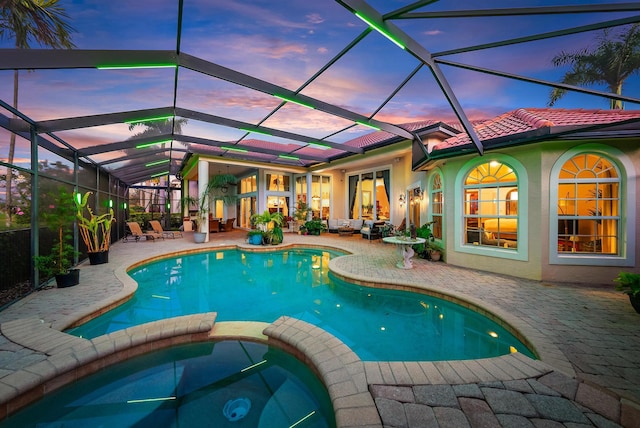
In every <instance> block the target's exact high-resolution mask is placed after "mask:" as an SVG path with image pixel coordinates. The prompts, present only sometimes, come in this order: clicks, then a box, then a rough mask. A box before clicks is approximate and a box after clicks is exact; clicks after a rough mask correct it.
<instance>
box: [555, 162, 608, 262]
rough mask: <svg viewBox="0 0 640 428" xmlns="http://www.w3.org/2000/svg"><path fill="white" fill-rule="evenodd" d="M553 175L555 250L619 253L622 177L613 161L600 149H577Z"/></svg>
mask: <svg viewBox="0 0 640 428" xmlns="http://www.w3.org/2000/svg"><path fill="white" fill-rule="evenodd" d="M555 178H556V179H557V201H556V204H555V205H556V210H557V219H558V229H557V236H556V239H555V240H554V241H553V242H556V241H557V243H558V254H559V255H561V254H567V253H571V254H586V255H593V254H607V255H619V254H620V245H619V233H620V212H621V205H620V204H621V198H620V195H621V181H620V172H619V170H618V168H617V166H616V165H615V163H614V162H612V161H611V159H609V158H607V157H605V156H604V155H602V154H599V153H589V152H587V153H579V154H576V155H573V156H572V157H571V158H569V159H568V160H566V161H564V163H563V164H562V167H561V168H560V171H559V172H558V173H557V176H556V177H555ZM552 202H553V201H552Z"/></svg>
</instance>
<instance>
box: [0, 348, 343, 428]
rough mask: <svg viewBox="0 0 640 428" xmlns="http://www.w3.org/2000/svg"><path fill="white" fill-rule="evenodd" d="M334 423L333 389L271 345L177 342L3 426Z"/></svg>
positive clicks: (319, 427) (320, 427) (56, 395)
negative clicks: (330, 390)
mask: <svg viewBox="0 0 640 428" xmlns="http://www.w3.org/2000/svg"><path fill="white" fill-rule="evenodd" d="M296 423H297V425H296V426H300V427H303V426H304V427H314V428H324V427H334V426H335V417H334V415H333V407H332V405H331V400H330V398H329V394H328V393H327V391H326V389H325V388H324V386H323V384H322V383H321V382H320V380H319V379H318V378H317V377H315V375H314V374H313V373H312V372H311V371H310V370H309V369H308V368H307V367H306V366H305V365H304V364H302V363H301V362H300V361H298V360H297V359H296V358H294V357H293V356H291V355H289V354H287V353H286V352H284V351H282V350H280V349H277V348H272V347H268V346H267V345H265V344H258V343H252V342H239V341H221V342H207V343H199V344H190V345H182V346H177V347H173V348H169V349H165V350H161V351H155V352H153V353H150V354H145V355H143V356H140V357H137V358H133V359H131V360H128V361H126V362H123V363H119V364H117V365H115V366H111V367H109V368H107V369H105V370H102V371H100V372H98V373H95V374H93V375H91V376H88V377H86V378H83V379H81V380H79V381H77V382H75V383H73V384H70V385H67V386H65V387H63V388H61V389H60V390H58V391H55V392H53V393H51V394H49V395H47V396H45V398H43V399H41V400H39V401H38V402H36V403H34V404H32V405H30V406H28V407H26V408H25V409H23V410H21V411H20V412H18V413H16V414H15V415H12V416H11V417H9V418H7V419H6V420H4V421H2V424H1V425H2V426H3V427H20V428H25V427H43V426H47V427H82V428H85V427H133V426H139V427H236V428H242V427H251V428H256V427H258V428H260V427H265V428H270V427H290V426H293V425H294V424H296Z"/></svg>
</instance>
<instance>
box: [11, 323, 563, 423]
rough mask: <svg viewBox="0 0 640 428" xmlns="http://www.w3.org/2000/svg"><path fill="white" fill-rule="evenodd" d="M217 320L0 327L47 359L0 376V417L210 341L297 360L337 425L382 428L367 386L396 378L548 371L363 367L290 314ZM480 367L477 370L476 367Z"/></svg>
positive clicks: (510, 364) (507, 376) (496, 365)
mask: <svg viewBox="0 0 640 428" xmlns="http://www.w3.org/2000/svg"><path fill="white" fill-rule="evenodd" d="M216 315H217V314H216V313H214V312H209V313H203V314H195V315H187V316H182V317H175V318H168V319H164V320H160V321H154V322H151V323H147V324H141V325H138V326H134V327H130V328H127V329H124V330H119V331H116V332H113V333H109V334H106V335H103V336H99V337H96V338H94V339H84V338H80V337H76V336H71V335H69V334H66V333H63V332H60V331H58V330H55V329H53V328H52V326H51V325H50V324H47V323H44V322H42V320H39V319H37V318H30V319H20V320H15V321H9V322H6V323H3V324H1V325H0V330H1V331H2V334H3V335H5V337H7V338H8V339H9V340H11V341H13V342H14V343H18V344H21V345H22V346H25V347H29V348H30V349H33V350H35V351H38V352H41V353H43V354H45V355H46V356H47V358H46V359H45V360H43V361H39V362H37V363H35V364H32V365H30V366H27V367H24V368H23V369H21V370H17V371H15V372H14V373H12V374H10V375H8V376H5V377H4V378H2V379H0V402H1V403H2V405H0V419H4V418H6V417H7V416H10V415H12V414H13V413H15V412H16V411H18V410H20V409H22V408H23V407H25V406H27V405H29V404H30V403H32V402H34V401H36V400H38V399H39V398H42V397H43V396H44V395H45V394H48V393H51V392H53V391H55V390H56V389H58V388H60V387H63V386H65V385H67V384H69V383H72V382H74V381H75V380H77V379H79V378H82V377H84V376H87V375H90V374H92V373H95V372H97V371H99V370H102V369H105V368H107V367H109V366H111V365H113V364H116V363H119V362H121V361H123V360H127V359H130V358H132V357H135V356H138V355H142V354H145V353H148V352H151V351H155V350H158V349H162V348H166V347H169V346H174V345H180V344H187V343H195V342H205V341H212V340H215V341H217V340H248V341H256V342H262V343H266V344H268V345H271V346H276V347H278V348H281V349H283V350H285V351H287V352H289V353H291V354H293V355H294V356H296V357H297V358H298V359H300V360H301V361H302V362H304V363H305V364H306V365H307V366H308V367H309V368H310V369H311V370H313V371H314V372H315V373H316V375H317V376H318V377H319V378H320V379H321V381H322V382H323V384H324V385H325V387H326V388H327V391H328V393H329V397H330V399H331V402H332V405H333V410H334V414H335V418H336V424H337V426H338V427H356V426H368V427H382V422H381V420H380V415H379V413H378V410H377V408H376V405H375V402H374V399H373V396H372V395H371V393H370V390H369V388H370V385H373V384H376V385H380V384H389V385H395V384H397V383H398V379H400V378H402V376H403V375H402V373H404V374H405V375H404V377H405V379H404V380H403V382H402V383H403V384H415V385H417V384H420V383H421V382H423V379H424V380H426V379H427V376H428V377H429V379H430V381H431V382H430V383H432V384H456V383H469V382H477V381H479V380H482V381H492V380H496V381H497V380H501V381H505V380H516V379H524V378H527V377H538V376H542V375H544V374H547V373H550V372H552V371H553V369H552V368H551V367H550V366H548V365H547V364H545V363H542V362H540V361H536V360H532V359H529V358H527V357H526V356H524V355H521V354H518V353H516V354H511V355H507V356H502V357H496V358H487V359H481V360H473V362H474V363H473V364H477V367H476V370H475V372H478V371H481V372H484V373H490V375H488V376H487V375H484V376H483V377H481V378H479V377H478V376H477V375H476V374H473V373H472V371H471V370H470V368H469V367H466V366H465V364H468V363H465V362H463V361H453V362H412V363H410V362H381V361H378V362H370V361H367V362H363V361H362V360H361V359H360V358H359V357H358V356H357V355H356V354H355V352H353V351H352V350H351V349H350V348H349V347H348V346H347V345H345V344H344V343H343V342H341V341H340V340H339V339H338V338H336V337H335V336H333V335H332V334H330V333H328V332H326V331H325V330H323V329H321V328H319V327H316V326H314V325H312V324H309V323H307V322H305V321H302V320H299V319H296V318H293V317H286V316H283V317H280V318H279V319H278V320H276V321H275V322H273V323H271V324H269V323H264V322H251V321H228V322H216ZM445 367H447V369H444V368H445ZM463 367H466V368H465V369H464V370H463V369H462V368H463ZM478 367H479V368H481V369H482V370H477V368H478ZM408 370H410V371H411V372H413V375H412V376H407V374H408ZM418 373H419V374H418ZM456 373H457V374H456ZM460 373H462V375H460ZM465 373H466V374H465Z"/></svg>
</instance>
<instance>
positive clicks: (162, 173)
mask: <svg viewBox="0 0 640 428" xmlns="http://www.w3.org/2000/svg"><path fill="white" fill-rule="evenodd" d="M163 175H169V171H164V172H159V173H157V174H153V175H151V176H150V177H151V178H155V177H161V176H163Z"/></svg>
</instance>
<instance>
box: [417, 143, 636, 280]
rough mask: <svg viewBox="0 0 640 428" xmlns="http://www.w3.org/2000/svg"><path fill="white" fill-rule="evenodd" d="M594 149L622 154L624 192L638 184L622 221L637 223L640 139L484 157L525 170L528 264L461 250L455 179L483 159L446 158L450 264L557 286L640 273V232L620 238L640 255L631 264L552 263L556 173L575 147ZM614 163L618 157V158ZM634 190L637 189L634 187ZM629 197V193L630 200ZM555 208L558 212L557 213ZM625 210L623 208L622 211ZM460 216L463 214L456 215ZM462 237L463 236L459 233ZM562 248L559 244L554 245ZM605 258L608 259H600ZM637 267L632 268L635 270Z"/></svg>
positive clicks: (539, 146)
mask: <svg viewBox="0 0 640 428" xmlns="http://www.w3.org/2000/svg"><path fill="white" fill-rule="evenodd" d="M588 144H595V145H597V146H598V147H601V148H603V149H604V150H605V152H606V151H607V150H610V151H611V152H612V153H614V152H615V153H620V152H621V153H622V154H623V157H625V158H626V161H627V162H628V164H627V166H629V165H631V167H630V168H627V171H626V173H627V177H626V185H625V186H624V187H625V188H628V187H629V185H630V184H633V185H635V189H636V191H635V194H636V196H635V197H634V198H631V199H632V200H631V201H628V202H629V203H632V204H633V205H631V206H628V207H627V209H626V210H625V212H624V213H622V216H623V217H624V221H627V222H629V221H631V222H637V218H638V217H637V214H634V213H640V197H638V195H637V193H638V190H639V189H640V178H639V174H638V171H640V141H638V140H637V139H635V140H633V139H626V140H615V141H605V140H601V139H599V140H595V141H588V140H583V141H575V140H573V141H550V142H545V143H541V144H531V145H526V146H520V147H515V148H507V149H502V150H496V151H489V152H486V153H485V154H484V156H483V157H482V159H483V161H486V162H488V161H490V160H491V159H492V157H494V156H495V155H497V154H501V155H507V156H509V157H511V158H512V159H514V160H516V161H517V162H519V163H521V164H522V165H523V166H524V168H525V169H526V175H527V177H526V183H523V182H522V181H520V182H519V186H523V185H526V186H527V191H528V206H527V208H526V212H519V215H520V216H521V218H522V216H526V217H527V221H528V226H527V229H526V230H525V231H524V236H522V234H521V235H520V236H519V237H518V246H519V247H520V246H522V245H525V246H527V250H528V253H527V257H526V259H525V260H514V259H510V258H507V257H501V256H500V253H501V250H500V249H499V248H497V249H496V251H495V254H494V255H487V254H474V253H468V252H460V251H456V248H455V246H456V242H455V241H454V240H455V239H456V238H455V236H456V235H455V229H456V227H460V225H462V223H463V218H462V216H461V215H460V214H459V213H460V210H456V209H455V208H456V204H460V205H462V204H463V199H462V189H458V188H456V185H455V183H456V178H457V177H458V175H459V174H465V173H466V171H467V170H468V163H469V162H470V161H472V160H473V159H474V158H475V159H477V158H478V155H477V154H475V155H469V156H460V157H456V158H451V159H447V160H446V162H445V163H444V164H443V165H441V166H439V170H440V171H441V172H442V174H443V181H444V197H445V206H444V210H445V237H446V253H445V254H446V262H447V263H449V264H452V265H457V266H463V267H466V268H472V269H480V270H483V271H490V272H495V273H500V274H508V275H515V276H518V277H522V278H528V279H534V280H541V281H550V282H552V281H556V282H581V283H591V284H612V280H613V278H615V277H616V276H617V274H618V272H620V271H621V270H625V271H634V272H640V268H639V266H640V260H639V256H640V254H639V253H640V247H639V244H638V243H639V241H640V239H639V238H640V236H639V233H640V228H639V227H635V230H633V229H634V227H632V228H630V230H633V234H631V235H627V236H626V237H625V236H621V238H622V239H624V238H626V239H627V240H628V243H629V245H630V248H631V249H632V250H633V251H632V252H634V253H635V257H634V258H632V260H631V261H630V262H626V264H627V265H626V266H625V265H624V264H625V262H624V261H620V260H611V261H607V262H605V263H603V262H602V261H600V264H599V265H596V264H595V263H590V262H589V261H588V260H584V259H583V260H582V261H581V262H580V263H581V264H556V263H554V262H552V260H551V259H550V248H551V243H550V233H549V230H550V212H551V209H552V208H554V207H552V206H551V204H553V203H557V202H556V201H551V200H550V187H551V185H552V177H551V169H552V168H553V166H554V164H555V163H556V162H557V161H558V159H559V158H560V156H562V155H563V154H564V153H565V152H566V151H567V150H570V149H572V148H574V147H580V146H585V145H588ZM612 156H613V158H616V156H615V155H613V154H612ZM433 173H434V171H430V172H429V173H427V175H426V179H425V184H426V182H427V181H428V179H429V176H430V174H433ZM632 187H633V186H632ZM624 197H625V198H626V192H625V196H624ZM554 209H555V208H554ZM623 209H624V208H623ZM456 213H458V214H456ZM458 236H460V234H458ZM555 245H557V243H556V244H555ZM600 259H604V257H601V258H600ZM630 265H632V266H630Z"/></svg>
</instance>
